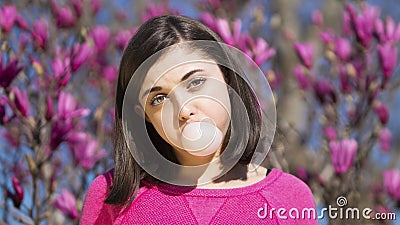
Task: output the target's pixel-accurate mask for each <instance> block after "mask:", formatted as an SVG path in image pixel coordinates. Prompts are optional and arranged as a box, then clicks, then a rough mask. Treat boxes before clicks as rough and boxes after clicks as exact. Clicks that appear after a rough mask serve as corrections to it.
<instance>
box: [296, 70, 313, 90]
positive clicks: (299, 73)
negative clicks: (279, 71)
mask: <svg viewBox="0 0 400 225" xmlns="http://www.w3.org/2000/svg"><path fill="white" fill-rule="evenodd" d="M294 77H295V78H296V80H297V84H298V85H299V87H300V88H301V89H302V90H307V89H308V88H309V87H310V86H311V81H310V79H309V78H308V76H307V75H306V72H305V68H304V67H303V66H302V65H296V66H295V68H294Z"/></svg>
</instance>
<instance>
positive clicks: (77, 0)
mask: <svg viewBox="0 0 400 225" xmlns="http://www.w3.org/2000/svg"><path fill="white" fill-rule="evenodd" d="M70 3H71V5H72V8H73V9H74V11H75V15H76V17H78V18H79V17H81V16H82V13H83V2H82V0H70Z"/></svg>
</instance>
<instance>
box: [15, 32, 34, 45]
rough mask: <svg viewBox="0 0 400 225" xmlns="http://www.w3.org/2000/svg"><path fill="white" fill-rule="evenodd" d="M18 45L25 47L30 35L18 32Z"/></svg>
mask: <svg viewBox="0 0 400 225" xmlns="http://www.w3.org/2000/svg"><path fill="white" fill-rule="evenodd" d="M18 40H19V41H18V43H19V44H18V46H19V47H20V49H25V48H26V46H27V45H28V43H29V42H30V40H31V37H30V36H29V35H28V34H27V33H20V34H19V38H18Z"/></svg>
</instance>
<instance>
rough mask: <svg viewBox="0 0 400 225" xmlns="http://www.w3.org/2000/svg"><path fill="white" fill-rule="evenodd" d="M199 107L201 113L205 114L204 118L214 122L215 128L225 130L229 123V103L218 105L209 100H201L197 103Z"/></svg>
mask: <svg viewBox="0 0 400 225" xmlns="http://www.w3.org/2000/svg"><path fill="white" fill-rule="evenodd" d="M199 104H200V105H201V112H202V113H204V114H205V116H206V117H209V118H211V119H212V120H214V123H215V124H216V126H217V127H218V128H219V129H220V130H222V131H224V133H225V131H226V130H227V128H228V126H229V123H230V114H231V107H230V103H229V102H228V103H224V104H222V103H220V102H217V101H213V100H210V99H207V100H202V101H201V102H199Z"/></svg>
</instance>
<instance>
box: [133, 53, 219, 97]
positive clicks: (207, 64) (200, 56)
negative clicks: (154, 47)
mask: <svg viewBox="0 0 400 225" xmlns="http://www.w3.org/2000/svg"><path fill="white" fill-rule="evenodd" d="M218 68H219V67H218V65H217V64H216V62H215V61H214V60H211V59H210V58H208V57H206V56H205V54H204V53H202V52H200V51H199V50H195V49H188V47H183V46H176V47H174V48H172V49H169V50H168V51H167V52H165V53H163V55H162V56H161V57H160V58H159V59H158V60H157V61H156V62H155V63H154V64H153V65H152V66H151V67H150V69H149V70H148V72H147V74H146V77H145V79H144V81H143V85H142V87H141V89H140V96H141V95H142V94H143V93H144V91H145V90H147V89H149V88H152V87H153V86H156V85H157V84H158V83H160V82H161V81H162V80H165V79H169V80H176V81H177V79H179V80H180V78H181V77H182V76H183V74H184V73H186V72H189V71H190V70H191V69H204V70H211V69H218Z"/></svg>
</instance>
